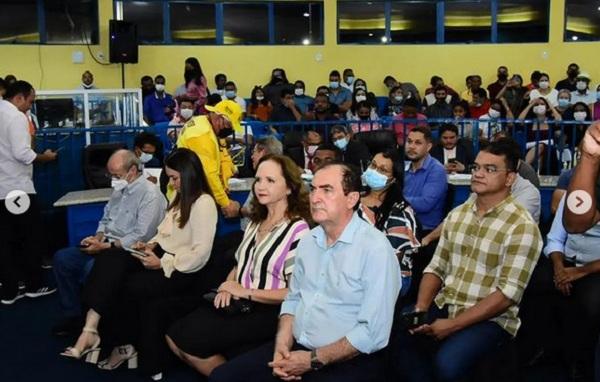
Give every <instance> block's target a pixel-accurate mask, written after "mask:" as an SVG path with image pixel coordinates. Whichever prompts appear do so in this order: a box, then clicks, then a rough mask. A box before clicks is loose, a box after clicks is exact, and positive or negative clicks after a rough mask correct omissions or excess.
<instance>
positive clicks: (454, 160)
mask: <svg viewBox="0 0 600 382" xmlns="http://www.w3.org/2000/svg"><path fill="white" fill-rule="evenodd" d="M456 162H458V161H457V160H456V158H450V159H448V163H456Z"/></svg>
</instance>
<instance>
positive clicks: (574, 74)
mask: <svg viewBox="0 0 600 382" xmlns="http://www.w3.org/2000/svg"><path fill="white" fill-rule="evenodd" d="M578 74H579V72H578V71H577V70H572V69H571V70H569V71H568V72H567V75H568V76H569V78H570V79H575V78H577V75H578Z"/></svg>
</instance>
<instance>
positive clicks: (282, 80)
mask: <svg viewBox="0 0 600 382" xmlns="http://www.w3.org/2000/svg"><path fill="white" fill-rule="evenodd" d="M283 89H291V90H292V94H293V92H294V87H293V86H292V84H290V82H289V81H288V79H287V76H286V74H285V70H283V69H281V68H275V69H273V71H272V72H271V80H270V81H269V83H268V84H266V85H265V86H263V91H264V93H265V97H266V99H267V101H269V102H270V103H271V105H273V107H276V106H277V105H279V104H280V103H281V91H282V90H283Z"/></svg>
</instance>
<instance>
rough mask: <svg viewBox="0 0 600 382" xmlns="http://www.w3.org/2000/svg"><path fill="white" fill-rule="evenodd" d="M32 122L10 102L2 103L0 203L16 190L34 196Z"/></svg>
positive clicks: (0, 119) (0, 103)
mask: <svg viewBox="0 0 600 382" xmlns="http://www.w3.org/2000/svg"><path fill="white" fill-rule="evenodd" d="M36 156H37V154H36V153H35V151H33V150H32V149H31V135H29V122H28V120H27V116H26V115H25V113H22V112H21V111H20V110H19V109H17V107H16V106H15V105H13V104H12V103H10V102H8V101H4V100H3V101H0V200H2V199H6V195H7V194H8V193H9V192H10V191H13V190H21V191H24V192H26V193H28V194H35V188H34V186H33V180H32V176H33V161H34V160H35V158H36Z"/></svg>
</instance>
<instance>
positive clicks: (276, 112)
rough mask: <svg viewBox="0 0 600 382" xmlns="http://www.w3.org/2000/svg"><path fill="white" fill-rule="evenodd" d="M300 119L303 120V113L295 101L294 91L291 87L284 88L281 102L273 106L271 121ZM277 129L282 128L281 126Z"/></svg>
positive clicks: (295, 120)
mask: <svg viewBox="0 0 600 382" xmlns="http://www.w3.org/2000/svg"><path fill="white" fill-rule="evenodd" d="M300 120H302V113H301V112H300V110H298V107H296V104H295V102H294V92H293V91H292V90H291V89H287V88H285V89H282V90H281V102H280V103H279V104H278V105H276V106H275V107H274V108H273V113H272V114H271V122H290V121H294V122H299V121H300ZM277 130H280V129H279V127H278V128H277Z"/></svg>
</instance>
